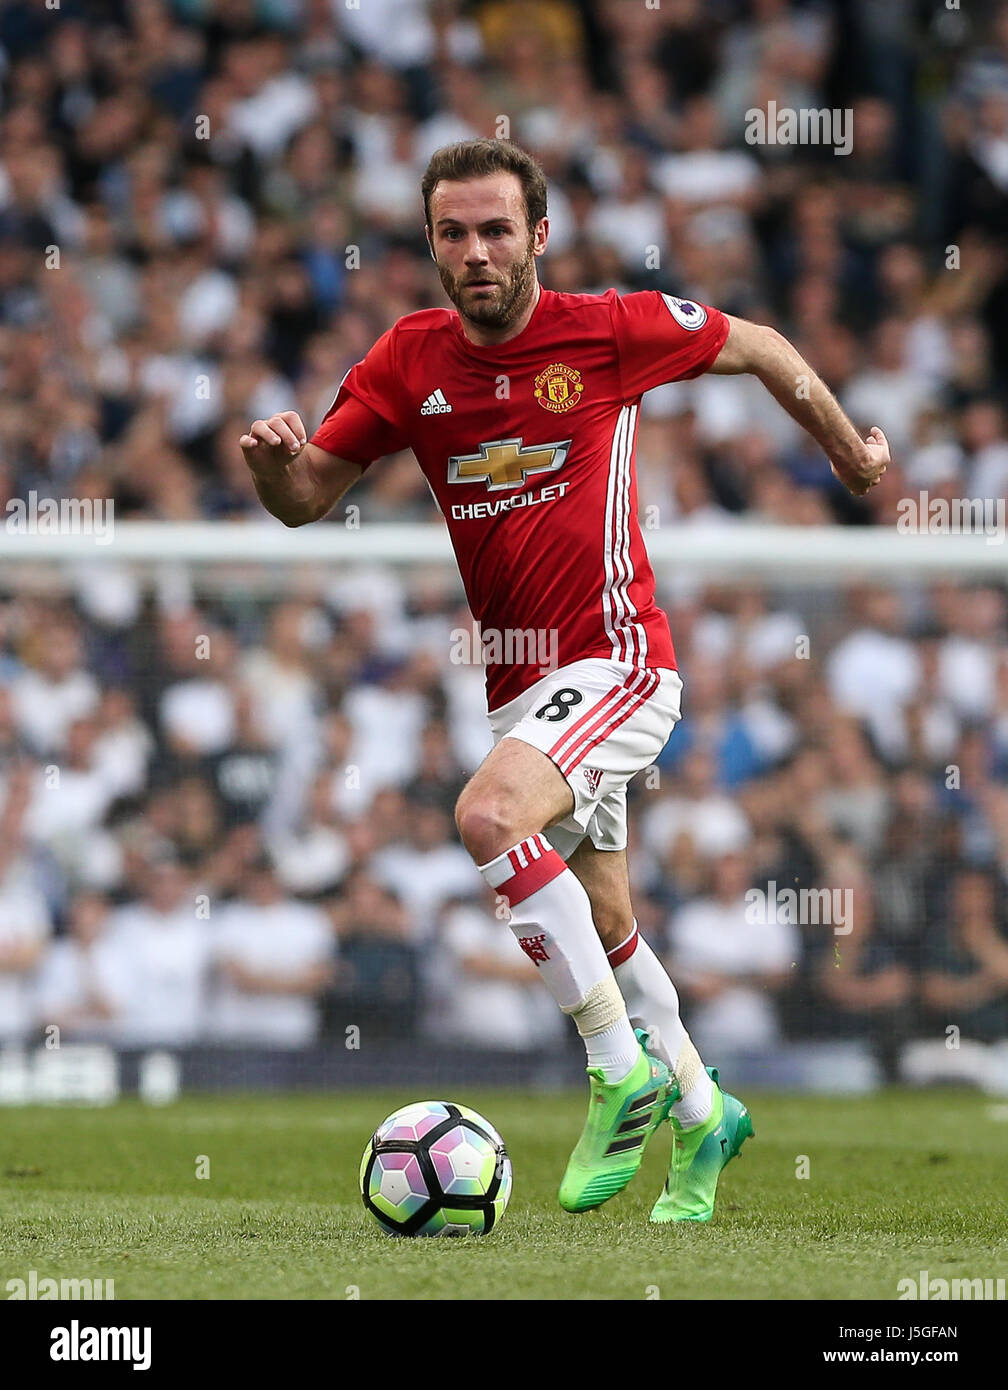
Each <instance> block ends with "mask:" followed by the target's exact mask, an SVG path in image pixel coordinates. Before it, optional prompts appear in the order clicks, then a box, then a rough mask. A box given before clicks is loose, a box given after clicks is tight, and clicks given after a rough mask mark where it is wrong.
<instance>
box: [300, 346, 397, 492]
mask: <svg viewBox="0 0 1008 1390" xmlns="http://www.w3.org/2000/svg"><path fill="white" fill-rule="evenodd" d="M394 334H395V329H394V328H390V329H389V331H388V332H387V333H383V334H382V336H381V337H380V338H379V339H378V341H377V342H376V343H375V345H374V347H372V348H371V350H370V352H369V353H368V354H367V356H366V357H364V358H363V359H362V360H361V361H360V362H358V363H357V364H356V366H353V367H351V368H350V370H349V371H348V372H347V374H346V376H345V377H344V378H343V381H342V382H341V383H340V388H339V390H338V391H337V392H336V399H335V400H334V401H333V403H332V405H331V406H330V407H329V409H328V410H327V411H326V414H325V418H324V419H323V421H322V423H321V424H320V425H319V427H318V429H317V430H316V431H315V433H314V434H313V435H312V437H311V440H310V442H311V443H312V444H315V445H317V446H318V448H320V449H325V451H326V453H329V454H335V455H336V456H337V458H343V459H346V460H347V461H348V462H349V463H356V464H358V465H359V466H360V467H361V468H367V467H368V465H369V464H371V463H373V462H374V460H375V459H378V458H382V457H384V455H385V454H396V453H398V452H399V450H400V449H405V448H407V447H408V444H409V441H408V440H407V439H406V436H405V434H404V433H403V431H402V428H401V425H400V421H399V415H398V398H399V396H400V395H401V390H399V388H398V387H397V377H396V370H395V338H394Z"/></svg>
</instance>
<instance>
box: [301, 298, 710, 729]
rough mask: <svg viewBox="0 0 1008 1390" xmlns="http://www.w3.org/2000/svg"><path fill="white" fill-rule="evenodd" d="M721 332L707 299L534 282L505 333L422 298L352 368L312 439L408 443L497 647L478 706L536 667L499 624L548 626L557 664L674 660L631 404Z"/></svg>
mask: <svg viewBox="0 0 1008 1390" xmlns="http://www.w3.org/2000/svg"><path fill="white" fill-rule="evenodd" d="M727 336H728V321H727V319H726V318H725V316H724V315H723V314H722V313H720V312H719V311H718V310H717V309H712V308H708V307H706V306H704V305H702V304H697V303H694V302H693V301H690V300H682V299H675V298H673V297H672V296H671V295H667V294H660V293H658V292H657V291H654V290H646V291H643V292H641V293H636V294H627V295H623V296H620V295H618V294H617V293H616V291H615V290H609V291H608V292H607V293H606V294H601V295H595V294H557V293H555V292H554V291H552V290H543V291H542V292H541V294H540V298H539V302H538V304H537V305H536V308H535V311H534V312H533V314H532V317H531V319H530V320H529V322H528V324H527V325H526V327H525V328H524V329H523V331H522V332H521V333H519V334H518V335H517V337H514V338H512V339H511V340H510V341H509V342H506V343H498V344H494V345H493V346H490V347H478V346H477V345H476V344H475V343H471V342H470V341H469V339H468V338H467V337H466V336H465V333H464V332H463V330H462V325H461V322H460V320H459V316H458V314H457V313H455V312H454V311H451V310H447V309H428V310H424V311H422V312H421V313H417V314H409V315H407V316H406V317H405V318H402V319H400V320H399V322H398V323H396V324H395V326H394V327H393V328H391V329H389V331H388V332H387V333H384V334H383V335H382V336H381V337H380V338H379V339H378V341H377V342H376V343H375V345H374V347H373V348H372V349H371V351H370V352H369V353H368V354H367V356H366V357H365V358H364V360H363V361H362V362H358V363H357V365H356V366H355V367H353V368H351V370H350V371H349V373H348V374H347V376H346V378H345V379H344V381H343V383H342V385H341V386H340V389H339V392H338V394H337V396H336V399H335V401H334V402H333V404H332V406H331V408H330V410H329V412H328V414H327V415H326V417H325V419H324V420H323V422H322V424H321V425H320V426H319V428H318V429H317V430H316V432H315V434H314V435H313V436H312V441H311V442H312V443H313V444H317V445H318V447H319V448H320V449H325V450H326V451H327V452H328V453H331V454H335V455H337V456H338V457H340V458H345V459H348V460H350V461H351V462H353V463H359V464H361V465H362V466H364V467H366V466H367V465H368V464H370V463H371V462H372V460H374V459H375V458H379V457H381V456H382V455H384V454H389V453H395V452H397V451H398V450H400V449H406V448H409V449H412V450H413V453H414V454H415V455H416V458H417V460H418V462H419V464H420V467H421V468H422V469H423V472H424V474H425V476H426V478H427V481H428V482H429V483H430V486H431V490H432V492H433V493H434V496H435V498H436V499H437V502H438V506H439V507H440V508H441V511H442V513H443V514H444V517H445V520H446V521H447V524H448V530H449V532H450V534H451V540H452V545H453V546H454V548H455V555H456V558H457V560H458V564H459V570H460V572H461V575H462V582H463V584H464V585H465V591H466V596H467V598H468V600H469V607H470V608H471V609H472V612H473V616H474V617H475V618H476V619H477V621H478V622H479V625H480V629H481V631H482V635H483V639H484V643H487V642H488V641H489V642H490V643H491V644H492V643H493V642H494V641H496V643H497V644H498V645H497V651H498V653H499V654H500V656H501V658H502V659H501V660H500V661H495V660H493V646H492V645H491V647H490V649H489V652H488V660H487V706H488V708H489V709H491V710H494V709H497V708H498V707H499V706H500V705H504V704H506V703H507V702H508V701H509V700H512V699H514V697H515V696H516V695H519V694H521V692H522V691H523V690H525V689H526V688H527V687H528V686H530V685H532V684H533V683H534V682H535V681H537V680H539V679H540V678H541V676H542V675H543V668H542V665H541V653H542V651H543V650H544V647H543V641H544V639H543V638H542V637H540V639H539V644H538V646H536V645H533V641H532V638H531V636H527V637H526V643H527V646H526V648H525V650H527V651H528V653H529V659H528V660H522V659H521V657H522V651H523V644H522V641H521V639H520V638H516V637H514V636H512V634H520V633H525V634H533V633H535V634H554V633H555V639H553V638H550V639H546V640H549V641H550V644H551V645H550V650H551V654H552V652H555V653H556V664H557V665H558V666H566V665H569V664H570V663H571V662H573V661H580V660H583V659H584V658H585V657H591V656H595V657H603V658H605V659H608V660H613V661H624V662H629V663H631V664H632V665H635V666H640V667H646V666H664V667H674V666H675V653H674V651H673V648H672V638H671V634H670V633H669V626H668V620H667V618H666V617H665V614H664V613H663V612H662V611H661V609H660V608H658V607H657V605H656V603H655V597H654V589H655V584H654V572H653V571H652V569H651V565H650V562H649V561H648V557H647V552H646V551H645V549H644V540H643V537H642V535H641V530H640V525H639V523H638V519H637V480H636V475H635V469H634V446H635V442H636V428H637V412H638V409H639V405H640V398H641V395H642V393H643V392H645V391H647V390H649V389H650V388H651V387H652V386H658V385H660V384H661V383H662V382H666V381H678V380H680V379H682V378H685V377H694V376H699V375H700V374H701V373H702V372H704V371H706V370H707V368H708V367H709V366H710V365H711V363H712V362H713V361H714V359H715V358H716V357H717V355H718V353H719V352H720V350H721V348H722V346H723V344H724V341H725V338H726V337H727ZM494 634H498V635H497V636H496V638H494ZM537 652H538V653H539V655H537ZM516 655H517V659H516Z"/></svg>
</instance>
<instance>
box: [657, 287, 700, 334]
mask: <svg viewBox="0 0 1008 1390" xmlns="http://www.w3.org/2000/svg"><path fill="white" fill-rule="evenodd" d="M662 299H664V301H665V306H666V308H667V309H668V311H669V313H670V314H671V315H672V317H673V318H674V319H675V321H676V323H679V324H682V326H683V328H688V329H689V330H690V332H692V331H693V330H694V329H697V328H703V326H704V324H705V323H706V322H707V310H706V309H705V308H704V307H703V305H702V304H694V303H693V301H692V300H691V299H676V298H675V296H674V295H671V294H663V295H662Z"/></svg>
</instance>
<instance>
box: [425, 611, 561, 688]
mask: <svg viewBox="0 0 1008 1390" xmlns="http://www.w3.org/2000/svg"><path fill="white" fill-rule="evenodd" d="M450 641H451V648H450V650H449V653H448V660H449V661H450V662H451V663H452V665H453V666H479V665H480V664H484V665H487V666H536V667H538V669H539V673H540V675H543V676H545V675H548V674H549V673H550V672H551V671H555V670H556V669H557V668H558V666H559V665H560V658H559V649H560V634H559V632H558V631H557V629H556V628H555V627H538V628H536V627H505V628H496V627H487V628H481V627H480V625H479V623H478V622H475V621H474V622H473V624H472V626H471V627H456V628H452V631H451V637H450Z"/></svg>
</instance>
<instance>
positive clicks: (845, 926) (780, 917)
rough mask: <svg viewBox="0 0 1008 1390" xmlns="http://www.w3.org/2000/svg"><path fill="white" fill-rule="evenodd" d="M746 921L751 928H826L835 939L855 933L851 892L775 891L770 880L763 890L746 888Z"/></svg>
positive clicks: (837, 889)
mask: <svg viewBox="0 0 1008 1390" xmlns="http://www.w3.org/2000/svg"><path fill="white" fill-rule="evenodd" d="M745 901H746V910H745V919H746V921H747V922H749V923H750V924H751V925H753V926H762V927H765V926H766V925H767V923H768V922H790V923H791V924H792V925H793V926H801V927H808V926H827V927H832V928H833V935H834V936H850V934H851V932H852V931H853V930H854V916H853V909H854V890H853V889H852V888H778V887H777V880H776V879H770V881H769V882H768V884H767V886H766V890H765V891H764V889H762V888H749V889H747V890H746V895H745Z"/></svg>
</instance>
